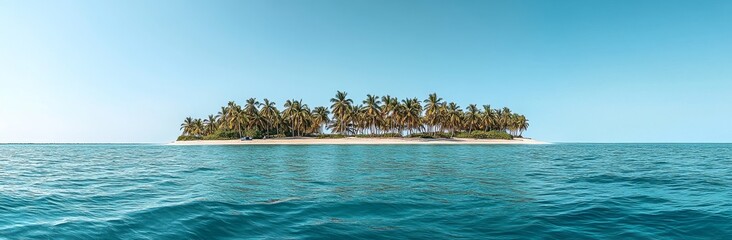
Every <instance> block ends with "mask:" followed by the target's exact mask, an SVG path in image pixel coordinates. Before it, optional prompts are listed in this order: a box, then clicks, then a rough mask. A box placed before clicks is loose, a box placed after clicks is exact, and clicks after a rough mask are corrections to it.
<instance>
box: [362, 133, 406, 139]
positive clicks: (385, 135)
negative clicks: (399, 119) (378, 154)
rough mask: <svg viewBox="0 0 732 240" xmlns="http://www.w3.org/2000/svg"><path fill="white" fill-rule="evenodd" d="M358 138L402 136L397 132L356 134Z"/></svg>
mask: <svg viewBox="0 0 732 240" xmlns="http://www.w3.org/2000/svg"><path fill="white" fill-rule="evenodd" d="M355 137H358V138H400V137H403V136H402V135H401V134H399V133H382V134H358V135H356V136H355Z"/></svg>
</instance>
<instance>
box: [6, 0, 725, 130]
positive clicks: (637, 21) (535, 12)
mask: <svg viewBox="0 0 732 240" xmlns="http://www.w3.org/2000/svg"><path fill="white" fill-rule="evenodd" d="M336 90H344V91H347V92H348V93H349V96H351V97H352V98H353V99H354V100H358V101H360V100H362V99H363V97H364V96H365V95H366V94H367V93H372V94H377V95H383V94H390V95H392V96H397V97H400V98H404V97H419V98H420V99H423V98H425V97H426V96H427V94H428V93H431V92H437V93H438V95H440V96H441V97H443V98H445V99H447V100H450V101H455V102H457V103H459V104H460V105H461V106H462V107H465V106H466V105H467V104H469V103H478V104H484V103H490V104H491V105H493V106H497V107H500V106H508V107H510V108H511V109H513V110H514V111H517V112H520V113H523V114H525V115H526V116H527V117H528V118H529V119H530V123H531V127H530V128H529V131H528V132H527V133H526V134H525V135H527V136H530V137H534V138H537V139H541V140H547V141H558V142H584V141H588V142H705V141H706V142H732V124H729V122H730V121H732V1H726V0H720V1H714V0H709V1H669V0H659V1H635V0H633V1H615V0H613V1H610V0H608V1H584V0H579V1H294V0H293V1H195V2H185V1H147V0H145V1H0V142H169V141H171V140H173V139H175V137H176V136H177V135H178V134H179V130H178V128H179V125H180V122H181V121H182V120H183V118H184V117H186V116H193V117H205V116H206V115H208V114H212V113H215V112H216V111H218V109H219V107H220V106H222V105H224V104H226V102H227V101H229V100H235V101H237V102H240V103H241V102H243V101H244V100H245V99H246V98H248V97H257V98H258V99H262V98H265V97H266V98H269V99H271V100H274V101H275V102H277V103H278V105H280V107H281V104H282V103H283V102H284V100H285V99H290V98H297V99H303V100H304V101H305V102H306V103H308V104H309V105H310V106H311V107H314V106H318V105H326V104H328V99H329V98H330V97H332V96H333V95H334V94H335V91H336Z"/></svg>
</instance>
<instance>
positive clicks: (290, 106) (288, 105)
mask: <svg viewBox="0 0 732 240" xmlns="http://www.w3.org/2000/svg"><path fill="white" fill-rule="evenodd" d="M297 112H298V110H297V101H296V100H294V99H293V100H287V101H285V110H282V120H283V122H284V123H285V124H287V126H288V127H289V128H290V136H295V125H294V121H292V119H293V116H294V115H295V114H296V113H297Z"/></svg>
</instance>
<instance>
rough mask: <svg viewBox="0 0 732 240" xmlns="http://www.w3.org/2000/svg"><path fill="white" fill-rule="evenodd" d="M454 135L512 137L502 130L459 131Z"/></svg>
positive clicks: (478, 137) (486, 137) (493, 137)
mask: <svg viewBox="0 0 732 240" xmlns="http://www.w3.org/2000/svg"><path fill="white" fill-rule="evenodd" d="M455 137H457V138H475V139H507V140H511V139H513V137H512V136H511V134H508V133H506V132H503V131H488V132H486V131H473V132H461V133H458V134H457V135H456V136H455Z"/></svg>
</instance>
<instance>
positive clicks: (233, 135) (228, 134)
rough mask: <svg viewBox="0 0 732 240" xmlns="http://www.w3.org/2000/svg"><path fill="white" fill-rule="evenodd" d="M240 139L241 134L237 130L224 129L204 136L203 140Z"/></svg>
mask: <svg viewBox="0 0 732 240" xmlns="http://www.w3.org/2000/svg"><path fill="white" fill-rule="evenodd" d="M238 138H239V132H237V131H236V130H224V129H218V130H216V131H215V132H213V133H212V134H209V135H206V136H203V140H229V139H238Z"/></svg>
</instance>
